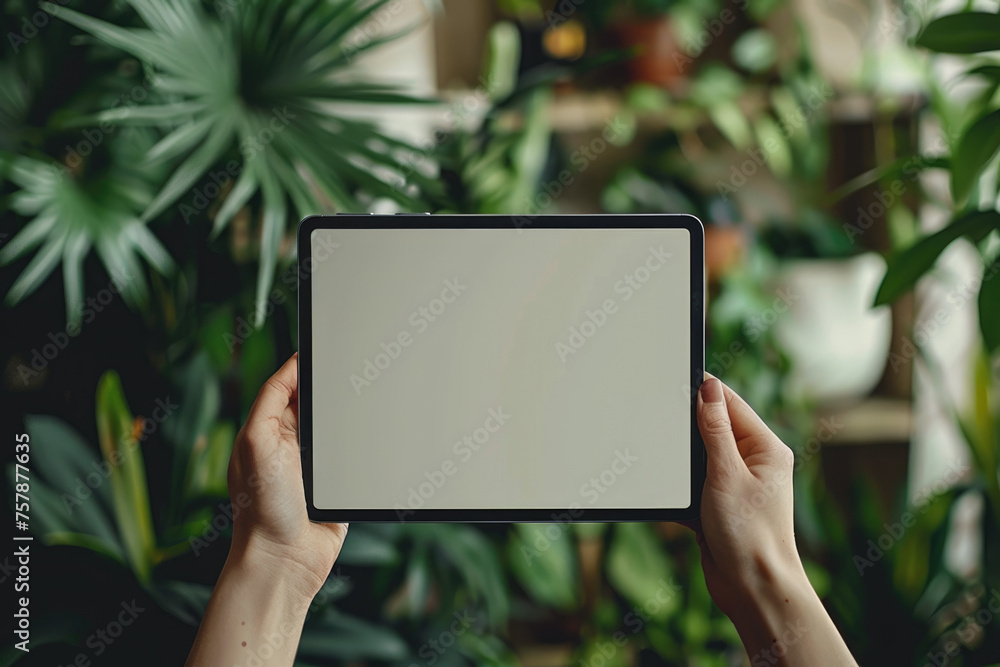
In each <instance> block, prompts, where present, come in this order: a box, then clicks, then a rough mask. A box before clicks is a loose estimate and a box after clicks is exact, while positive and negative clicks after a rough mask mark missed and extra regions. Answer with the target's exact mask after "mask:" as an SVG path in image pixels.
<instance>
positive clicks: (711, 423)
mask: <svg viewBox="0 0 1000 667" xmlns="http://www.w3.org/2000/svg"><path fill="white" fill-rule="evenodd" d="M698 429H699V430H700V431H701V437H702V440H703V441H704V442H705V451H706V452H707V453H708V471H709V476H712V475H713V473H715V474H718V473H723V474H725V473H731V472H737V471H739V470H740V469H741V468H742V469H744V470H746V465H745V464H744V463H743V457H741V456H740V450H739V448H737V446H736V437H735V436H734V435H733V425H732V421H731V420H730V417H729V409H728V407H727V405H726V396H725V392H724V391H723V388H722V383H721V382H720V381H719V380H718V379H717V378H714V377H709V378H708V379H706V380H705V381H704V382H703V383H702V385H701V389H699V390H698Z"/></svg>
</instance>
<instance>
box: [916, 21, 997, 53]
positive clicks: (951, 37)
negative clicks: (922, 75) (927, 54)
mask: <svg viewBox="0 0 1000 667" xmlns="http://www.w3.org/2000/svg"><path fill="white" fill-rule="evenodd" d="M917 46H922V47H924V48H925V49H930V50H931V51H938V52H940V53H981V52H983V51H997V50H1000V14H990V13H986V12H964V13H962V14H951V15H949V16H942V17H940V18H937V19H934V20H933V21H931V22H930V23H929V24H928V25H927V27H926V28H925V29H924V31H923V33H921V34H920V37H918V38H917Z"/></svg>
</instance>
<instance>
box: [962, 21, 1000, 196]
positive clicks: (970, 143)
mask: <svg viewBox="0 0 1000 667" xmlns="http://www.w3.org/2000/svg"><path fill="white" fill-rule="evenodd" d="M998 18H1000V17H998ZM997 150H1000V109H997V110H996V111H993V112H992V113H990V114H988V115H986V116H983V117H982V118H980V119H979V120H977V121H976V122H975V123H973V124H972V126H971V127H969V129H968V130H966V131H965V133H964V134H962V137H961V138H960V139H959V140H958V147H957V148H956V149H955V156H954V158H953V159H952V171H951V196H952V198H953V199H954V200H955V202H956V203H957V204H962V203H964V202H965V200H966V198H968V196H969V193H970V192H971V191H972V188H973V187H974V186H975V185H976V182H977V181H978V180H979V175H980V174H981V173H982V171H983V168H984V167H985V166H986V165H987V163H988V162H989V161H990V160H991V159H993V156H994V155H996V153H997Z"/></svg>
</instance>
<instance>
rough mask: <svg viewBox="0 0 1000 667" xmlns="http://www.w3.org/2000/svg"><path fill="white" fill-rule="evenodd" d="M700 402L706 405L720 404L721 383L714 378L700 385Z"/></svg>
mask: <svg viewBox="0 0 1000 667" xmlns="http://www.w3.org/2000/svg"><path fill="white" fill-rule="evenodd" d="M701 400H703V401H705V402H706V403H721V402H722V401H723V398H722V383H721V382H719V381H718V380H716V379H715V378H714V377H710V378H708V379H707V380H705V381H704V382H702V383H701Z"/></svg>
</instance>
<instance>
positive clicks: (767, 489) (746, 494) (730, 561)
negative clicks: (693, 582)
mask: <svg viewBox="0 0 1000 667" xmlns="http://www.w3.org/2000/svg"><path fill="white" fill-rule="evenodd" d="M697 414H698V428H699V430H700V431H701V435H702V439H703V440H704V442H705V450H706V453H707V455H708V461H707V469H706V478H705V487H704V490H703V492H702V500H701V519H700V521H699V522H697V523H695V524H694V525H692V526H691V527H692V528H694V530H695V532H696V533H697V537H698V544H699V546H700V547H701V560H702V568H703V570H704V572H705V579H706V582H707V584H708V588H709V592H710V593H711V595H712V599H713V600H715V602H716V604H717V605H719V607H720V608H721V609H722V611H723V612H725V613H726V614H727V615H728V616H730V617H732V616H733V614H734V613H737V612H738V611H739V610H740V609H741V608H742V607H743V605H744V604H745V602H746V600H747V599H748V597H753V596H755V595H758V594H759V593H760V589H761V588H762V587H767V586H769V585H771V584H773V583H774V582H775V581H776V580H777V579H779V578H780V579H782V580H783V581H785V582H786V583H787V584H788V585H791V586H801V585H803V584H804V585H808V580H807V579H806V577H805V570H804V569H803V567H802V561H801V560H800V559H799V555H798V552H797V551H796V548H795V535H794V526H793V511H792V469H793V465H794V461H795V457H794V455H793V453H792V450H790V449H789V448H788V447H787V446H786V445H785V444H784V443H783V442H781V440H780V439H778V436H776V435H775V434H774V433H773V432H772V431H771V429H769V428H768V427H767V425H766V424H765V423H764V422H763V421H761V419H760V417H758V416H757V414H756V413H755V412H754V411H753V409H752V408H751V407H750V406H749V405H747V403H746V402H745V401H744V400H743V399H742V398H740V397H739V396H738V395H737V394H736V392H734V391H733V390H732V389H730V388H729V387H727V386H725V385H724V384H723V383H722V382H720V381H719V380H718V379H717V378H714V377H711V376H709V377H708V378H707V379H706V380H705V382H704V383H703V384H702V386H701V390H700V391H699V392H698V412H697Z"/></svg>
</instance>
